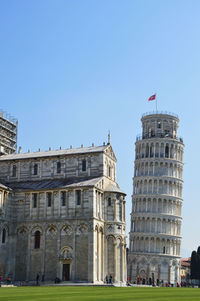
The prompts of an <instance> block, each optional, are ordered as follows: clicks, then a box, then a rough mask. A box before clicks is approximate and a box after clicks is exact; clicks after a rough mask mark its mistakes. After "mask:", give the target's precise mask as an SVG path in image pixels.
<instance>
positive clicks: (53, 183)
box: [9, 177, 102, 191]
mask: <svg viewBox="0 0 200 301" xmlns="http://www.w3.org/2000/svg"><path fill="white" fill-rule="evenodd" d="M101 179H102V177H98V178H92V179H83V180H82V181H81V180H80V179H71V180H70V179H68V180H67V179H53V180H42V181H26V182H14V183H12V182H10V183H9V186H10V187H11V188H12V189H13V190H16V191H32V190H33V191H34V190H35V191H38V190H48V189H65V188H73V187H77V188H78V187H84V186H87V187H88V186H95V185H96V184H97V183H98V181H99V180H101Z"/></svg>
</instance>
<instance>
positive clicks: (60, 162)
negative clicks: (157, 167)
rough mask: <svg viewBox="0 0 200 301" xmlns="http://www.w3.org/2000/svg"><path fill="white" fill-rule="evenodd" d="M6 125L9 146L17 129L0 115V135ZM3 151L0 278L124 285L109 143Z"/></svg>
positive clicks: (118, 196)
mask: <svg viewBox="0 0 200 301" xmlns="http://www.w3.org/2000/svg"><path fill="white" fill-rule="evenodd" d="M6 122H7V124H8V125H9V126H10V131H9V126H8V128H7V132H8V137H7V138H5V139H7V141H8V142H10V141H11V142H12V140H13V142H12V143H13V144H12V147H13V145H16V136H15V135H14V134H13V132H11V130H14V132H15V133H16V125H17V123H15V122H13V120H8V118H6V117H5V116H0V136H1V133H2V132H3V131H4V125H3V123H6ZM11 127H13V128H12V129H11ZM4 135H5V133H4ZM14 142H15V144H14ZM4 144H5V143H4ZM3 146H4V145H3V142H2V143H1V140H0V148H1V150H2V152H1V155H0V183H1V184H0V274H1V276H3V278H4V277H7V276H8V275H9V276H10V277H11V278H12V280H16V281H17V280H20V281H33V280H35V279H36V275H37V274H38V273H39V274H40V279H41V278H42V276H43V277H44V278H45V281H52V280H54V279H55V278H56V277H58V278H60V279H61V280H63V281H73V282H77V281H79V282H89V283H96V284H101V283H103V282H104V280H105V276H106V275H112V280H113V282H114V283H121V284H123V283H125V281H126V231H125V193H124V192H123V191H121V190H120V188H119V186H118V184H117V182H116V161H117V160H116V157H115V154H114V152H113V149H112V146H111V144H110V143H109V142H108V143H107V144H103V145H101V146H94V145H92V146H91V147H83V146H82V147H81V148H72V147H70V148H69V149H59V150H51V149H50V150H49V151H40V150H39V151H38V152H30V151H28V152H27V153H22V152H21V149H19V152H18V153H16V148H15V147H13V149H10V148H9V147H8V146H6V147H7V148H3Z"/></svg>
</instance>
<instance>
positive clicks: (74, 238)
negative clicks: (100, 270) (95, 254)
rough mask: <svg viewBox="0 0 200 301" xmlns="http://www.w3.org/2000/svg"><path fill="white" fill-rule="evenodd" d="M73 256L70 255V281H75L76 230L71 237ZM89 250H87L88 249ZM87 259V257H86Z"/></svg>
mask: <svg viewBox="0 0 200 301" xmlns="http://www.w3.org/2000/svg"><path fill="white" fill-rule="evenodd" d="M73 236H74V237H73V254H72V272H71V273H72V281H75V280H76V230H74V235H73ZM88 250H89V248H88ZM88 258H89V257H88Z"/></svg>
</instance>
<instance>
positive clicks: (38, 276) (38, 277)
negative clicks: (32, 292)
mask: <svg viewBox="0 0 200 301" xmlns="http://www.w3.org/2000/svg"><path fill="white" fill-rule="evenodd" d="M39 280H40V275H39V274H38V273H37V276H36V285H39Z"/></svg>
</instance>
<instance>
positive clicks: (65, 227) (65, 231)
mask: <svg viewBox="0 0 200 301" xmlns="http://www.w3.org/2000/svg"><path fill="white" fill-rule="evenodd" d="M72 233H73V229H72V227H71V226H70V225H69V224H64V225H63V226H62V228H61V235H66V234H67V235H71V234H72Z"/></svg>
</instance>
